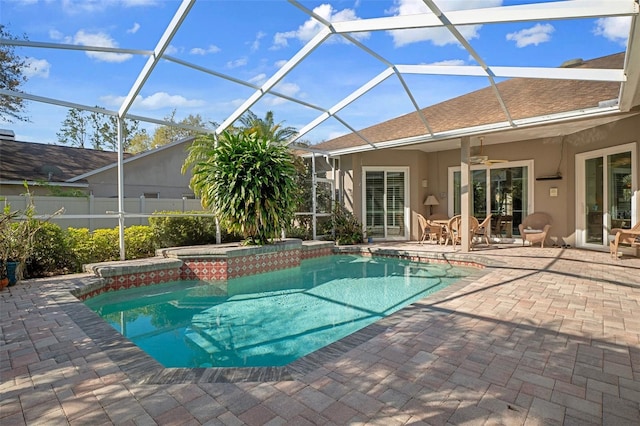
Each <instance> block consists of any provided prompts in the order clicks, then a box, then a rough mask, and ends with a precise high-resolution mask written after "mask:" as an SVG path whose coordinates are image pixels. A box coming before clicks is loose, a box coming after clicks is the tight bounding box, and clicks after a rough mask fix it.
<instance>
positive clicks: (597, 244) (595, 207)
mask: <svg viewBox="0 0 640 426" xmlns="http://www.w3.org/2000/svg"><path fill="white" fill-rule="evenodd" d="M633 148H634V144H628V145H623V146H619V147H614V148H608V149H602V150H598V151H592V152H587V153H584V154H579V155H577V156H576V177H577V178H576V194H577V205H576V245H577V246H578V247H585V248H593V249H601V250H606V249H608V246H609V241H610V240H611V238H612V237H613V235H611V229H613V228H623V229H628V228H631V226H632V225H633V224H635V220H634V218H636V217H637V212H635V209H634V202H633V194H634V192H635V190H636V189H637V188H634V187H633V184H634V182H635V181H636V179H637V176H635V173H637V167H638V166H637V165H636V160H635V158H634V157H635V156H634V155H633V153H634V149H633Z"/></svg>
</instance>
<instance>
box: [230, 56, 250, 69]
mask: <svg viewBox="0 0 640 426" xmlns="http://www.w3.org/2000/svg"><path fill="white" fill-rule="evenodd" d="M247 62H248V60H247V58H239V59H236V60H233V61H229V62H227V68H238V67H243V66H245V65H247Z"/></svg>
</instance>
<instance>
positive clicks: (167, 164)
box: [87, 144, 193, 198]
mask: <svg viewBox="0 0 640 426" xmlns="http://www.w3.org/2000/svg"><path fill="white" fill-rule="evenodd" d="M186 147H187V144H177V145H174V146H170V147H167V148H165V149H163V150H160V151H157V152H154V153H152V154H150V155H147V156H144V157H142V158H138V159H136V160H134V161H130V162H128V163H125V165H124V184H125V197H126V198H133V197H136V198H137V197H140V196H141V195H143V194H144V193H160V198H181V197H183V196H186V195H187V194H193V192H192V191H191V189H190V188H189V179H190V175H189V174H187V175H183V174H182V173H181V172H180V169H181V168H182V164H183V162H184V159H185V158H186V155H187V154H186V152H185V148H186ZM117 173H118V171H117V168H116V167H114V168H111V169H108V170H105V171H103V172H100V173H97V174H95V175H92V176H90V177H88V178H87V180H88V181H89V186H90V189H91V191H92V192H93V195H94V196H96V197H116V196H117V195H118V187H117V181H118V177H117Z"/></svg>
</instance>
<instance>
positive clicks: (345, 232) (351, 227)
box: [331, 204, 364, 244]
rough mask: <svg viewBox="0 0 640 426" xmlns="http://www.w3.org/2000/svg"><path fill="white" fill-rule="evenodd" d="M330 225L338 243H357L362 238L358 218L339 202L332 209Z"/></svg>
mask: <svg viewBox="0 0 640 426" xmlns="http://www.w3.org/2000/svg"><path fill="white" fill-rule="evenodd" d="M331 226H332V227H333V229H334V230H335V241H336V243H338V244H359V243H361V242H362V239H363V238H364V235H363V233H362V224H361V223H360V221H359V220H358V218H357V217H355V216H354V215H353V213H351V212H350V211H349V210H347V209H346V208H344V207H343V206H341V205H339V204H336V206H335V208H334V209H333V214H332V216H331Z"/></svg>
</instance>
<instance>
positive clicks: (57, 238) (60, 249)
mask: <svg viewBox="0 0 640 426" xmlns="http://www.w3.org/2000/svg"><path fill="white" fill-rule="evenodd" d="M74 269H75V268H74V261H73V253H72V252H71V250H70V248H69V246H68V244H67V240H66V239H65V232H64V231H63V230H62V229H61V228H60V227H59V226H58V225H56V224H55V223H50V222H44V223H42V224H41V225H40V228H39V229H38V230H37V231H36V232H35V235H34V237H33V248H32V252H31V255H30V256H29V257H28V258H27V261H26V265H25V276H26V277H29V278H35V277H44V276H50V275H59V274H64V273H67V272H69V271H70V270H71V271H73V270H74Z"/></svg>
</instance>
